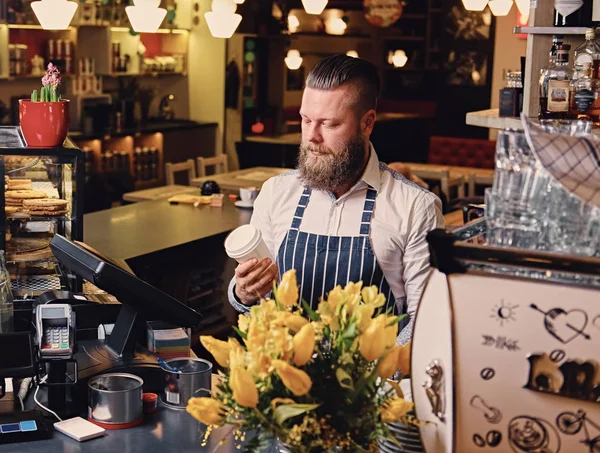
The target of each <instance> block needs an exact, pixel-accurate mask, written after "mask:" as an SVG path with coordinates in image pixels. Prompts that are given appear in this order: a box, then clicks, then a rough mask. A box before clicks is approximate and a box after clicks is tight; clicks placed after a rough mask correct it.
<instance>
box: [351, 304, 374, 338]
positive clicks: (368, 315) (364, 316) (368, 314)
mask: <svg viewBox="0 0 600 453" xmlns="http://www.w3.org/2000/svg"><path fill="white" fill-rule="evenodd" d="M374 313H375V307H374V306H373V305H359V306H358V307H356V311H355V312H354V314H355V315H356V327H358V331H359V332H364V331H365V330H366V329H367V327H369V324H370V323H371V319H372V318H373V314H374Z"/></svg>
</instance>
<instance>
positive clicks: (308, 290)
mask: <svg viewBox="0 0 600 453" xmlns="http://www.w3.org/2000/svg"><path fill="white" fill-rule="evenodd" d="M380 83H381V82H380V79H379V75H378V73H377V69H376V67H375V66H374V65H373V64H372V63H370V62H368V61H366V60H362V59H359V58H351V57H347V56H346V55H334V56H331V57H327V58H325V59H324V60H322V61H320V62H319V63H317V65H316V66H315V67H314V68H313V69H312V70H311V72H310V74H309V75H308V77H307V79H306V88H305V90H304V93H303V97H302V106H301V108H300V116H301V117H302V144H301V145H300V151H299V156H298V169H297V170H293V171H291V172H288V173H285V174H283V175H280V176H277V177H274V178H271V179H269V180H268V181H267V182H266V183H265V184H264V185H263V188H262V190H261V192H260V194H259V196H258V198H257V199H256V201H255V203H254V213H253V215H252V220H251V223H252V225H254V226H256V227H257V228H258V229H259V230H260V231H261V233H262V237H263V239H264V241H265V243H266V244H267V247H269V249H270V250H271V254H272V256H273V257H276V262H275V263H272V262H271V260H270V259H264V260H262V261H260V262H258V261H257V260H250V261H247V262H245V263H243V264H241V265H239V266H238V267H237V269H236V272H235V277H234V278H233V279H232V281H231V284H230V285H229V300H230V302H231V304H232V305H233V306H234V307H235V308H236V309H237V310H238V311H240V312H247V311H249V310H250V306H251V305H253V304H255V303H256V302H257V301H258V299H259V297H262V296H264V295H266V294H267V293H268V292H269V291H270V290H271V289H272V288H273V282H274V281H276V280H277V279H278V278H280V277H281V275H282V274H283V273H284V272H286V271H288V270H290V269H296V276H297V279H298V285H299V287H300V295H301V297H302V298H303V299H304V300H306V301H307V302H308V303H310V304H311V305H312V307H313V308H316V307H317V304H318V303H319V298H320V297H325V296H326V295H327V293H328V292H329V291H331V290H332V289H333V288H335V287H336V286H337V285H342V286H345V285H346V284H347V283H348V282H358V281H360V280H362V282H363V286H371V285H376V286H377V287H378V288H379V291H380V292H381V293H383V294H384V295H385V296H386V299H387V302H386V306H385V308H386V309H389V308H391V309H392V311H393V313H394V314H396V315H399V314H403V313H408V314H409V316H408V317H407V318H405V320H404V321H403V322H402V324H401V330H400V335H399V337H398V343H402V344H404V343H406V342H407V341H408V340H409V339H410V336H411V333H412V319H413V317H414V314H415V311H416V308H417V305H418V302H419V299H420V296H421V292H422V291H423V287H424V284H425V280H426V277H427V271H428V269H429V248H428V245H427V241H426V239H425V238H426V235H427V233H428V232H429V231H430V230H432V229H434V228H438V227H441V226H443V216H442V211H441V203H440V200H439V199H438V198H437V197H436V196H435V195H433V194H432V193H431V192H429V191H427V190H425V189H423V188H422V187H419V186H418V185H416V184H414V183H412V182H410V181H408V180H407V179H406V178H404V177H403V176H402V175H400V174H398V173H396V172H395V171H393V170H391V169H390V168H389V167H388V166H387V165H385V164H384V163H381V162H379V159H378V158H377V154H376V152H375V149H373V145H372V144H371V142H370V141H369V137H370V135H371V132H372V131H373V126H374V125H375V118H376V112H375V109H376V107H377V97H378V94H379V90H380ZM397 139H398V146H402V144H401V137H398V138H397Z"/></svg>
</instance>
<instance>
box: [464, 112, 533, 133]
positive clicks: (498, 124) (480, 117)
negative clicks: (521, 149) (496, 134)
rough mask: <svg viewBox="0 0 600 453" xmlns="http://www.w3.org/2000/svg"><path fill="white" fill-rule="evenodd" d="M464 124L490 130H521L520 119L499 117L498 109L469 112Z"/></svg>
mask: <svg viewBox="0 0 600 453" xmlns="http://www.w3.org/2000/svg"><path fill="white" fill-rule="evenodd" d="M466 123H467V124H468V125H469V126H479V127H487V128H490V129H517V130H522V129H523V124H522V123H521V119H520V118H513V117H502V116H499V115H498V109H489V110H479V111H477V112H469V113H467V119H466Z"/></svg>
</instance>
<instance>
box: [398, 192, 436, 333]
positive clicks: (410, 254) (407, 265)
mask: <svg viewBox="0 0 600 453" xmlns="http://www.w3.org/2000/svg"><path fill="white" fill-rule="evenodd" d="M443 227H444V216H443V214H442V203H441V201H440V199H439V198H438V197H436V196H435V195H433V194H432V193H429V192H427V193H426V192H424V193H422V194H421V195H420V196H419V198H418V199H417V201H416V202H415V207H414V210H413V212H412V213H411V218H410V223H409V230H408V237H407V241H406V246H405V249H404V256H403V264H404V273H403V275H402V279H403V281H404V288H405V291H406V307H407V313H408V315H409V317H410V320H409V322H408V324H407V325H406V327H405V328H404V329H402V331H401V332H400V335H399V336H398V343H401V344H406V343H407V342H408V341H409V340H410V338H411V336H412V326H413V321H414V316H415V313H416V311H417V306H418V304H419V300H420V299H421V294H422V293H423V288H424V286H425V279H426V278H427V275H428V271H429V267H430V264H429V245H428V243H427V239H426V238H427V233H429V232H430V231H431V230H433V229H435V228H443Z"/></svg>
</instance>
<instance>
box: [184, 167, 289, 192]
mask: <svg viewBox="0 0 600 453" xmlns="http://www.w3.org/2000/svg"><path fill="white" fill-rule="evenodd" d="M290 170H291V168H281V167H252V168H245V169H243V170H236V171H230V172H227V173H218V174H215V175H210V176H203V177H201V178H194V179H192V180H191V181H190V184H191V185H192V186H196V187H202V185H203V184H204V183H205V182H206V181H214V182H216V183H217V184H218V185H219V187H220V188H221V189H222V190H228V191H238V190H240V189H242V188H251V187H254V188H256V189H257V190H260V189H261V188H262V185H263V184H264V183H265V182H266V181H267V179H269V178H272V177H273V176H278V175H280V174H282V173H285V172H287V171H290Z"/></svg>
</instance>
